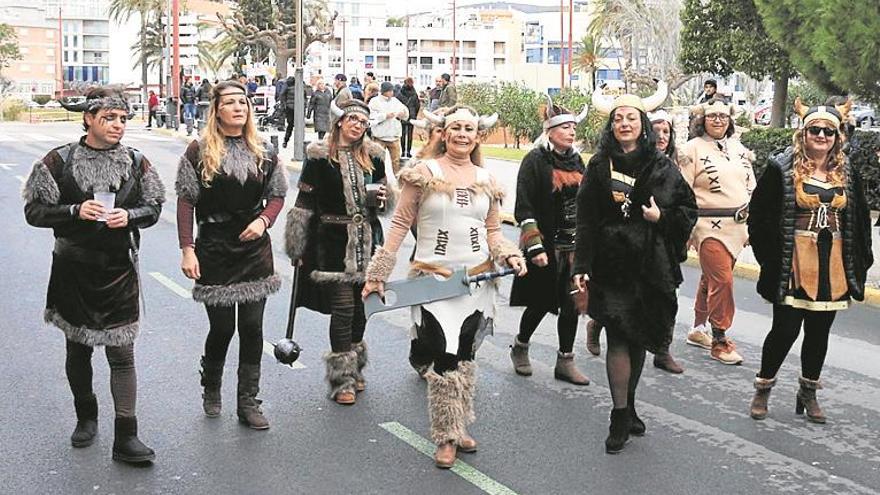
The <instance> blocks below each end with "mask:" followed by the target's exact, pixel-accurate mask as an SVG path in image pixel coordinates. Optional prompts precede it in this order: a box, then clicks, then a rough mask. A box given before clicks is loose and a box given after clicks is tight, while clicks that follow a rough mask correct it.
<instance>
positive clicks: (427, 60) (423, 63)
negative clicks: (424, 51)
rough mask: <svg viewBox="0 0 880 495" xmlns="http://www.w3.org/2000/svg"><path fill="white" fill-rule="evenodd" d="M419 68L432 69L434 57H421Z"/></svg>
mask: <svg viewBox="0 0 880 495" xmlns="http://www.w3.org/2000/svg"><path fill="white" fill-rule="evenodd" d="M419 68H420V69H422V70H431V69H433V68H434V64H433V59H432V58H431V57H419Z"/></svg>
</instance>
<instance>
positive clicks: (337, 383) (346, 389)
mask: <svg viewBox="0 0 880 495" xmlns="http://www.w3.org/2000/svg"><path fill="white" fill-rule="evenodd" d="M357 359H358V356H357V352H355V351H349V352H330V353H327V354H326V355H324V361H325V363H326V365H327V382H328V383H329V384H330V398H331V399H333V400H334V401H336V403H337V404H342V405H352V404H354V403H355V402H356V400H357V396H356V395H355V392H356V390H357V377H358V369H357Z"/></svg>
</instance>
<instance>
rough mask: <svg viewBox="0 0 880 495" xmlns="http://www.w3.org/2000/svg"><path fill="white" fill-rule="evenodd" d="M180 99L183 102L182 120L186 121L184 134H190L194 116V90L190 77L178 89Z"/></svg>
mask: <svg viewBox="0 0 880 495" xmlns="http://www.w3.org/2000/svg"><path fill="white" fill-rule="evenodd" d="M180 101H181V103H183V121H184V122H185V123H186V135H187V136H189V135H191V134H192V130H193V121H194V120H195V118H196V90H195V88H194V87H193V83H192V80H191V79H188V80H187V81H186V84H185V85H184V86H183V89H182V90H181V91H180Z"/></svg>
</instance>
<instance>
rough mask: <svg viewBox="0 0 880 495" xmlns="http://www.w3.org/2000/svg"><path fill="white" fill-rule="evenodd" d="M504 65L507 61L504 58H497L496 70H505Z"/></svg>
mask: <svg viewBox="0 0 880 495" xmlns="http://www.w3.org/2000/svg"><path fill="white" fill-rule="evenodd" d="M504 64H505V60H504V59H503V58H496V59H495V70H502V69H504Z"/></svg>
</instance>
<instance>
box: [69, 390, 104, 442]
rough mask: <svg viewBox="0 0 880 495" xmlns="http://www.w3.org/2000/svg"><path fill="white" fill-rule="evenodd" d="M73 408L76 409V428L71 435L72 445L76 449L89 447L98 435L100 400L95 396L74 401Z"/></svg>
mask: <svg viewBox="0 0 880 495" xmlns="http://www.w3.org/2000/svg"><path fill="white" fill-rule="evenodd" d="M73 407H74V408H75V409H76V428H74V430H73V434H72V435H70V444H71V445H73V446H74V447H76V448H83V447H88V446H89V445H91V444H93V443H94V442H95V436H97V435H98V399H97V398H96V397H95V394H92V395H91V396H90V397H88V398H85V399H82V400H76V399H74V401H73Z"/></svg>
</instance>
